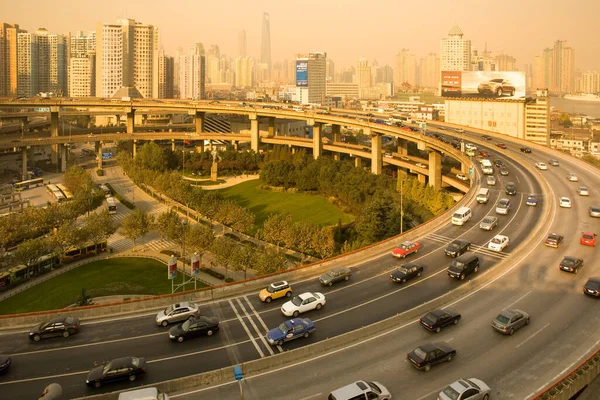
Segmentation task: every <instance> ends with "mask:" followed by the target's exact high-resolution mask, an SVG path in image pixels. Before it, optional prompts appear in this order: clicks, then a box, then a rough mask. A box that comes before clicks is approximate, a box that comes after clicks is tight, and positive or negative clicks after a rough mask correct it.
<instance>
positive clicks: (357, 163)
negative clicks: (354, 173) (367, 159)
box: [354, 156, 362, 168]
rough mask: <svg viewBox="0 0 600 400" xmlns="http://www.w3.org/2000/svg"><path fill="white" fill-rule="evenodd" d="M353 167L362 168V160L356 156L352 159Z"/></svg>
mask: <svg viewBox="0 0 600 400" xmlns="http://www.w3.org/2000/svg"><path fill="white" fill-rule="evenodd" d="M354 166H355V167H356V168H362V158H360V157H358V156H356V157H354Z"/></svg>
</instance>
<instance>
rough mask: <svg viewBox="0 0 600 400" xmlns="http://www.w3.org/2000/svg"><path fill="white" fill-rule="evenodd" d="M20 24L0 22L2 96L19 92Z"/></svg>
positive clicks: (0, 92) (0, 83)
mask: <svg viewBox="0 0 600 400" xmlns="http://www.w3.org/2000/svg"><path fill="white" fill-rule="evenodd" d="M19 32H24V31H22V30H21V29H19V25H18V24H7V23H4V22H0V96H11V95H14V94H16V93H17V34H18V33H19Z"/></svg>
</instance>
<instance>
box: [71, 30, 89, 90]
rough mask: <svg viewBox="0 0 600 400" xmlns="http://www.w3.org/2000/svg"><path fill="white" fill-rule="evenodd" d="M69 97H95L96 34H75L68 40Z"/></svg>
mask: <svg viewBox="0 0 600 400" xmlns="http://www.w3.org/2000/svg"><path fill="white" fill-rule="evenodd" d="M68 42H69V96H70V97H90V96H91V97H94V96H96V32H95V31H93V32H89V33H88V34H87V35H84V34H83V32H81V31H79V32H76V33H75V34H74V35H71V36H70V39H69V41H68Z"/></svg>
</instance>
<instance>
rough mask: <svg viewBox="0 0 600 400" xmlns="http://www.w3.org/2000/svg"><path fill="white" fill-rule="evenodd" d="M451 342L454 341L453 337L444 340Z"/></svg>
mask: <svg viewBox="0 0 600 400" xmlns="http://www.w3.org/2000/svg"><path fill="white" fill-rule="evenodd" d="M453 340H454V338H453V337H451V338H450V339H446V340H444V342H451V341H453Z"/></svg>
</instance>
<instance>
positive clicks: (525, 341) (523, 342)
mask: <svg viewBox="0 0 600 400" xmlns="http://www.w3.org/2000/svg"><path fill="white" fill-rule="evenodd" d="M548 325H550V322H548V323H547V324H546V325H544V326H543V327H541V328H540V329H538V330H537V331H536V332H534V334H533V335H531V336H529V337H528V338H527V339H525V340H523V341H522V342H521V343H519V344H518V345H517V346H516V348H517V349H518V348H519V347H521V346H523V345H524V344H525V343H527V342H528V341H529V340H531V339H533V337H534V336H535V335H537V334H538V333H540V332H541V331H543V330H544V329H546V328H547V327H548Z"/></svg>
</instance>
